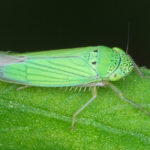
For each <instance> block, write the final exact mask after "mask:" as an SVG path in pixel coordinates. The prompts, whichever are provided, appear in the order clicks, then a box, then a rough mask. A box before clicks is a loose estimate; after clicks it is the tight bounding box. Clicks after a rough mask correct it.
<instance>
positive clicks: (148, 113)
mask: <svg viewBox="0 0 150 150" xmlns="http://www.w3.org/2000/svg"><path fill="white" fill-rule="evenodd" d="M105 85H107V86H109V87H110V88H111V89H112V90H113V91H115V92H116V93H117V94H118V95H119V97H120V98H121V99H122V100H125V101H126V102H128V103H130V104H132V105H134V106H135V107H136V108H138V109H140V110H141V111H143V112H144V113H146V114H147V115H148V116H150V112H148V111H147V110H145V109H144V108H143V107H142V106H140V105H138V104H136V103H134V102H133V101H131V100H130V99H128V98H126V97H124V95H123V94H122V92H121V91H120V90H119V89H118V88H117V87H116V86H114V85H113V84H112V83H110V82H105Z"/></svg>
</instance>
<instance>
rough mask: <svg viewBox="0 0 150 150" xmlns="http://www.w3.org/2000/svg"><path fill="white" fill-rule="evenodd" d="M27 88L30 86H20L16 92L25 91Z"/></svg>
mask: <svg viewBox="0 0 150 150" xmlns="http://www.w3.org/2000/svg"><path fill="white" fill-rule="evenodd" d="M28 87H30V86H29V85H24V86H21V87H19V88H17V91H19V90H22V89H25V88H28Z"/></svg>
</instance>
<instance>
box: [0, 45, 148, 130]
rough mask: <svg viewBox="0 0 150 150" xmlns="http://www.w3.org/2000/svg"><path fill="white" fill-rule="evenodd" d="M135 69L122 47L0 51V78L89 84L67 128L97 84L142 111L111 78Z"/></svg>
mask: <svg viewBox="0 0 150 150" xmlns="http://www.w3.org/2000/svg"><path fill="white" fill-rule="evenodd" d="M133 68H135V69H136V70H137V72H138V73H139V75H140V76H141V77H142V78H143V77H144V76H143V74H142V72H141V71H140V69H139V68H138V66H137V65H136V64H135V63H134V61H133V60H132V58H131V57H130V56H129V55H128V54H126V53H125V52H124V51H123V50H122V49H120V48H117V47H114V48H109V47H107V46H90V47H81V48H71V49H62V50H53V51H43V52H31V53H24V54H11V53H10V54H9V53H8V54H0V80H2V81H6V82H11V83H16V84H22V85H25V86H38V87H92V93H93V96H92V98H91V99H90V100H89V101H88V102H87V103H86V104H85V105H84V106H82V107H81V108H80V109H79V110H77V112H75V113H74V115H73V119H72V125H71V128H72V129H73V128H74V124H75V120H76V117H77V116H78V114H79V113H80V112H81V111H82V110H83V109H84V108H85V107H87V106H88V105H89V104H90V103H91V102H92V101H93V100H95V98H96V96H97V89H96V87H97V86H108V87H110V88H111V89H112V90H114V92H116V93H117V94H118V95H119V97H120V98H121V99H123V100H125V101H126V102H128V103H130V104H132V105H134V106H135V107H136V108H138V109H140V110H141V111H143V112H145V113H146V114H148V115H149V116H150V113H149V112H148V111H146V110H145V109H144V108H143V107H141V106H140V105H138V104H136V103H134V102H133V101H131V100H129V99H127V98H126V97H125V96H124V95H123V94H122V93H121V91H120V90H119V89H118V88H117V87H116V86H114V85H113V83H112V82H111V81H117V80H119V79H121V78H123V77H124V76H127V75H128V74H129V73H130V72H131V71H132V70H133ZM148 78H149V77H148Z"/></svg>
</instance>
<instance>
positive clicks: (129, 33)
mask: <svg viewBox="0 0 150 150" xmlns="http://www.w3.org/2000/svg"><path fill="white" fill-rule="evenodd" d="M129 38H130V22H128V36H127V47H126V53H127V54H128V49H129Z"/></svg>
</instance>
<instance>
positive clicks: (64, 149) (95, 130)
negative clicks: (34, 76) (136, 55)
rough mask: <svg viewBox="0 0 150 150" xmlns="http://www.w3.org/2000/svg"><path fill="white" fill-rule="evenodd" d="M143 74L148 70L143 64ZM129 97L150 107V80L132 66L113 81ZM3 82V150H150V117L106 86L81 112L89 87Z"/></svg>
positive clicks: (0, 84)
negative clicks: (72, 128) (73, 125)
mask: <svg viewBox="0 0 150 150" xmlns="http://www.w3.org/2000/svg"><path fill="white" fill-rule="evenodd" d="M141 69H142V72H143V73H144V74H145V75H150V70H148V69H146V68H141ZM113 83H114V85H116V86H117V87H118V88H119V89H120V90H121V91H122V93H123V94H124V96H125V97H127V98H129V99H131V100H132V101H134V102H136V103H138V104H140V105H141V106H143V107H144V108H145V109H147V110H149V111H150V91H149V90H150V79H141V78H140V77H139V76H138V75H137V74H136V72H135V71H133V72H132V73H131V74H130V75H129V76H128V77H126V78H125V79H124V80H120V81H117V82H113ZM18 87H20V85H15V84H9V83H4V82H0V149H1V150H6V149H7V150H14V149H15V150H26V149H28V150H34V149H35V150H77V149H80V150H87V149H88V150H120V149H121V150H127V149H129V150H137V149H138V150H149V149H150V117H149V116H147V115H146V114H144V113H143V112H141V111H140V110H138V109H136V108H135V107H134V106H132V105H130V104H127V103H126V102H125V101H123V100H121V99H120V98H119V97H118V95H116V93H114V92H113V91H112V90H111V89H109V88H107V87H102V88H98V96H97V98H96V100H95V101H94V102H92V104H90V105H89V106H88V107H87V108H86V109H85V110H84V111H82V112H81V114H80V115H79V116H78V117H77V120H76V123H75V129H74V130H73V131H71V130H70V127H71V121H72V115H73V114H74V113H75V112H76V111H77V110H78V109H79V108H80V107H81V106H83V105H84V104H85V103H86V102H87V101H88V100H89V99H90V98H91V96H92V95H91V92H90V91H89V90H86V91H85V92H84V90H81V92H78V90H77V91H74V90H71V91H69V89H68V90H65V88H39V87H28V88H26V89H22V90H19V91H17V90H16V89H17V88H18Z"/></svg>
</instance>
